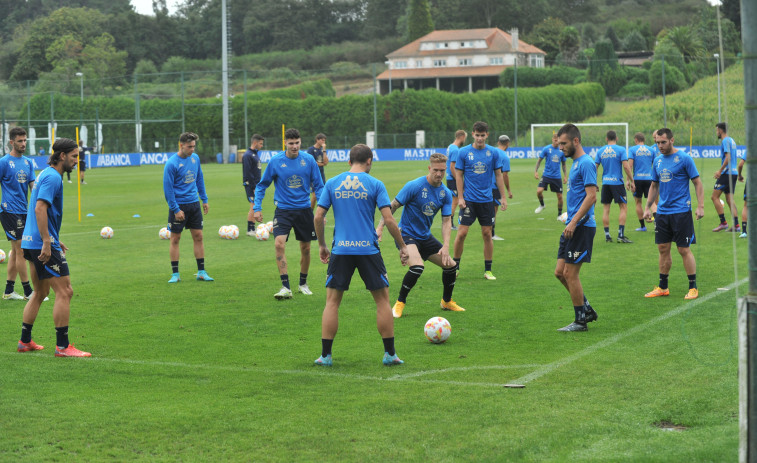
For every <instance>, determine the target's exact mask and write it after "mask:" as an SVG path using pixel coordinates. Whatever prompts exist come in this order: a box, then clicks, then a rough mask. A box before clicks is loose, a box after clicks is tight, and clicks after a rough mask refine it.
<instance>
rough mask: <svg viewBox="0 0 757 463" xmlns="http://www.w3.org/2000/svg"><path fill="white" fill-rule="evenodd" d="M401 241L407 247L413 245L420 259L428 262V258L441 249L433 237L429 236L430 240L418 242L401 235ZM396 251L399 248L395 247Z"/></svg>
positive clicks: (410, 237) (439, 243)
mask: <svg viewBox="0 0 757 463" xmlns="http://www.w3.org/2000/svg"><path fill="white" fill-rule="evenodd" d="M402 239H403V240H404V241H405V244H406V245H408V246H410V245H411V244H414V245H415V247H416V248H418V253H419V254H420V255H421V259H423V260H428V258H429V257H431V256H433V255H434V254H436V253H437V252H439V250H440V249H441V248H442V243H441V242H440V241H439V240H438V239H436V238H435V237H434V236H431V238H428V239H425V240H418V239H415V238H413V237H412V236H408V235H404V234H403V235H402ZM395 246H396V243H395ZM397 249H399V246H397Z"/></svg>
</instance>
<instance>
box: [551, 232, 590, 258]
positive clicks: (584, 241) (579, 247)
mask: <svg viewBox="0 0 757 463" xmlns="http://www.w3.org/2000/svg"><path fill="white" fill-rule="evenodd" d="M596 232H597V229H596V227H584V226H579V227H576V231H575V232H573V237H571V238H570V239H566V238H565V235H564V234H563V235H560V246H559V247H558V248H557V258H558V259H564V260H565V263H566V264H584V263H586V264H588V263H589V262H591V250H592V247H593V246H594V234H595V233H596Z"/></svg>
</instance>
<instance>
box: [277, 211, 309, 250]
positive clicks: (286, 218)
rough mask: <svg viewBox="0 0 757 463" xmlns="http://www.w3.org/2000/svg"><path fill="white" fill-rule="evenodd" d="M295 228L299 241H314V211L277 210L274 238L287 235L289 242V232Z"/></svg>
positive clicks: (295, 235) (295, 234)
mask: <svg viewBox="0 0 757 463" xmlns="http://www.w3.org/2000/svg"><path fill="white" fill-rule="evenodd" d="M292 228H294V237H295V238H296V239H297V241H307V242H310V241H314V240H317V239H318V238H317V237H316V236H315V224H314V223H313V210H312V209H310V208H309V207H306V208H305V209H278V208H277V209H276V212H274V213H273V236H274V237H276V236H282V235H286V237H287V241H289V231H290V230H292Z"/></svg>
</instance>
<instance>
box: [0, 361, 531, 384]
mask: <svg viewBox="0 0 757 463" xmlns="http://www.w3.org/2000/svg"><path fill="white" fill-rule="evenodd" d="M0 354H5V355H19V354H18V353H12V352H0ZM26 355H28V356H30V357H33V356H36V354H26ZM81 362H107V363H123V364H129V365H142V366H148V367H168V368H185V369H190V370H191V369H206V370H215V371H229V372H233V373H255V372H261V373H267V374H272V375H304V376H322V377H327V378H328V377H335V378H345V379H353V380H361V381H393V382H396V381H412V382H415V383H428V384H445V385H451V386H479V387H496V388H501V387H503V386H504V383H487V382H469V381H453V380H442V379H415V378H418V377H419V376H423V375H426V374H436V373H443V372H446V371H456V370H460V371H463V370H492V369H511V368H534V367H538V366H539V365H538V364H537V365H513V366H508V365H503V366H498V365H482V366H479V367H477V366H471V367H457V368H446V369H442V370H428V371H420V372H415V373H410V374H408V375H394V376H390V377H383V376H371V375H361V374H356V373H339V372H335V371H333V370H332V369H330V368H327V367H326V368H325V367H318V366H315V365H313V367H312V369H305V370H270V369H266V368H257V367H235V366H224V365H207V364H195V363H183V362H161V361H148V360H133V359H114V358H104V357H92V358H90V359H86V360H84V359H83V360H81ZM394 368H397V367H394ZM399 368H401V367H399Z"/></svg>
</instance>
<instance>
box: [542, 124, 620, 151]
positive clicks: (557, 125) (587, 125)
mask: <svg viewBox="0 0 757 463" xmlns="http://www.w3.org/2000/svg"><path fill="white" fill-rule="evenodd" d="M563 125H565V124H564V123H562V124H531V127H530V130H531V151H532V152H533V153H535V154H536V156H537V157H538V156H539V154H538V153H537V152H536V147H535V145H534V128H536V127H558V128H559V127H562V126H563ZM574 125H575V126H576V127H579V128H580V127H601V126H615V127H617V126H621V127H625V129H626V153H627V152H628V142H629V140H628V122H586V123H583V124H581V123H579V124H574Z"/></svg>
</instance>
